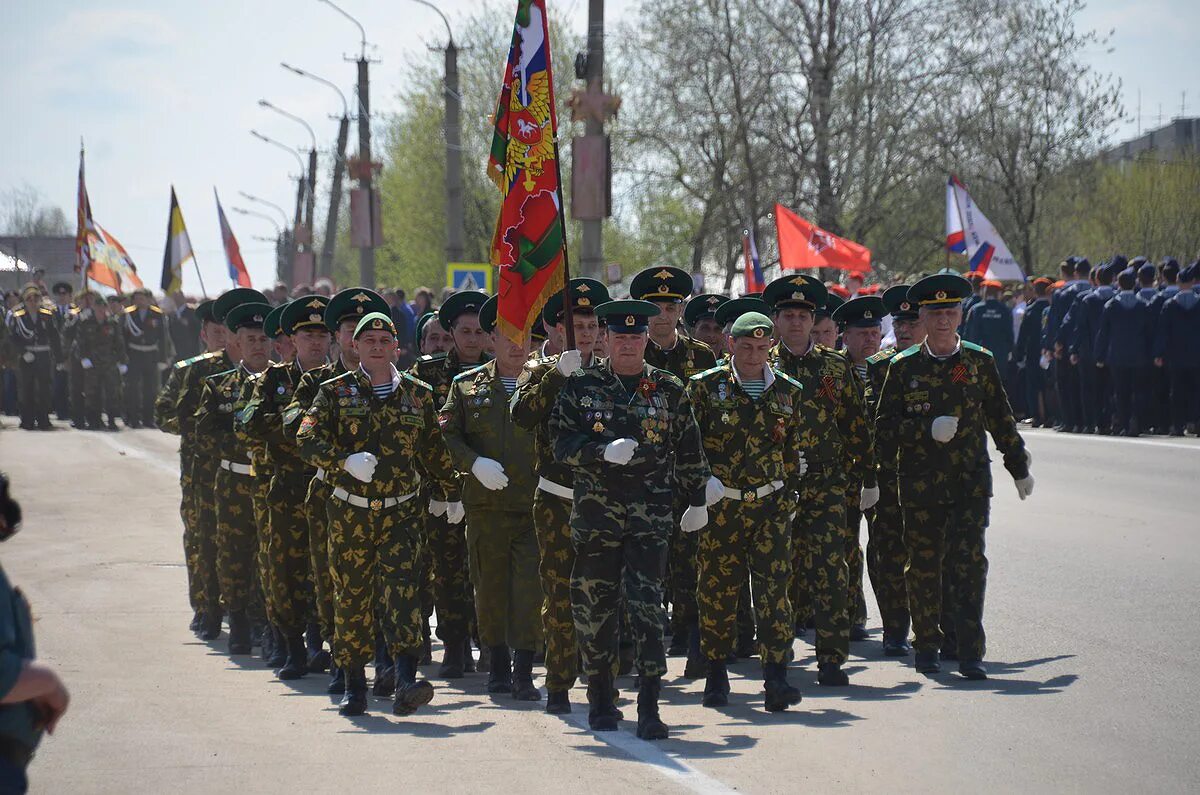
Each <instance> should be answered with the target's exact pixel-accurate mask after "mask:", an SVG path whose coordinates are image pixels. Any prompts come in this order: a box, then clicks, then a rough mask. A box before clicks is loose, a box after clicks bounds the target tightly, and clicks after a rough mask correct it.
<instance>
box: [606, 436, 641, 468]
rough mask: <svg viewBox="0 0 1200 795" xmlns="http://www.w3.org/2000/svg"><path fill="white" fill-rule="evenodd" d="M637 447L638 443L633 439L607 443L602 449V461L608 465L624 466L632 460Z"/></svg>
mask: <svg viewBox="0 0 1200 795" xmlns="http://www.w3.org/2000/svg"><path fill="white" fill-rule="evenodd" d="M637 447H638V443H637V442H635V441H634V440H633V439H617V440H616V441H615V442H609V443H608V444H607V445H605V447H604V460H605V461H607V462H608V463H610V464H617V465H619V466H625V465H626V464H628V463H629V460H630V459H631V458H633V453H634V451H635V450H637Z"/></svg>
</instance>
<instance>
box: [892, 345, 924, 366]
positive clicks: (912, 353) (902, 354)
mask: <svg viewBox="0 0 1200 795" xmlns="http://www.w3.org/2000/svg"><path fill="white" fill-rule="evenodd" d="M919 350H921V346H920V345H914V346H912V347H911V348H905V349H904V350H902V351H900V353H897V354H896V358H895V359H894V360H893V361H897V362H898V361H900V360H901V359H907V358H908V357H909V356H915V355H916V353H917V351H919Z"/></svg>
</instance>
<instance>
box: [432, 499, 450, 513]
mask: <svg viewBox="0 0 1200 795" xmlns="http://www.w3.org/2000/svg"><path fill="white" fill-rule="evenodd" d="M446 507H447V503H444V502H442V501H441V500H430V501H429V512H430V513H431V514H433V515H434V516H445V515H446Z"/></svg>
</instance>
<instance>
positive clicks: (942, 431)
mask: <svg viewBox="0 0 1200 795" xmlns="http://www.w3.org/2000/svg"><path fill="white" fill-rule="evenodd" d="M929 432H930V433H931V434H933V438H934V439H935V440H937V441H939V442H941V443H942V444H945V443H946V442H948V441H950V440H951V439H953V438H954V434H956V433H958V417H934V418H933V424H932V425H930V426H929Z"/></svg>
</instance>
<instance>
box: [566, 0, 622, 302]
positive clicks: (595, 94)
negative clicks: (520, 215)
mask: <svg viewBox="0 0 1200 795" xmlns="http://www.w3.org/2000/svg"><path fill="white" fill-rule="evenodd" d="M575 77H576V78H577V79H580V80H584V81H586V88H585V89H584V90H583V91H582V92H581V91H575V92H573V93H572V95H571V120H572V121H583V122H584V134H583V136H582V137H576V138H574V139H573V140H572V141H571V154H572V169H571V217H572V218H575V219H576V220H578V221H580V223H581V226H582V234H581V235H580V254H581V257H580V273H579V275H580V276H590V277H592V278H594V279H603V278H604V275H603V270H604V245H603V239H602V229H603V224H604V219H605V218H607V217H608V216H609V215H610V214H611V200H610V186H609V181H610V174H611V168H610V165H609V146H608V137H607V136H606V135H605V134H604V124H605V122H607V121H608V120H609V119H610V118H611V117H612V116H613V115H615V114H616V112H617V108H618V107H619V106H620V104H621V101H620V99H619V98H617V97H614V96H608V95H606V94H605V93H604V0H588V36H587V53H580V54H579V55H578V56H576V59H575Z"/></svg>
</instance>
